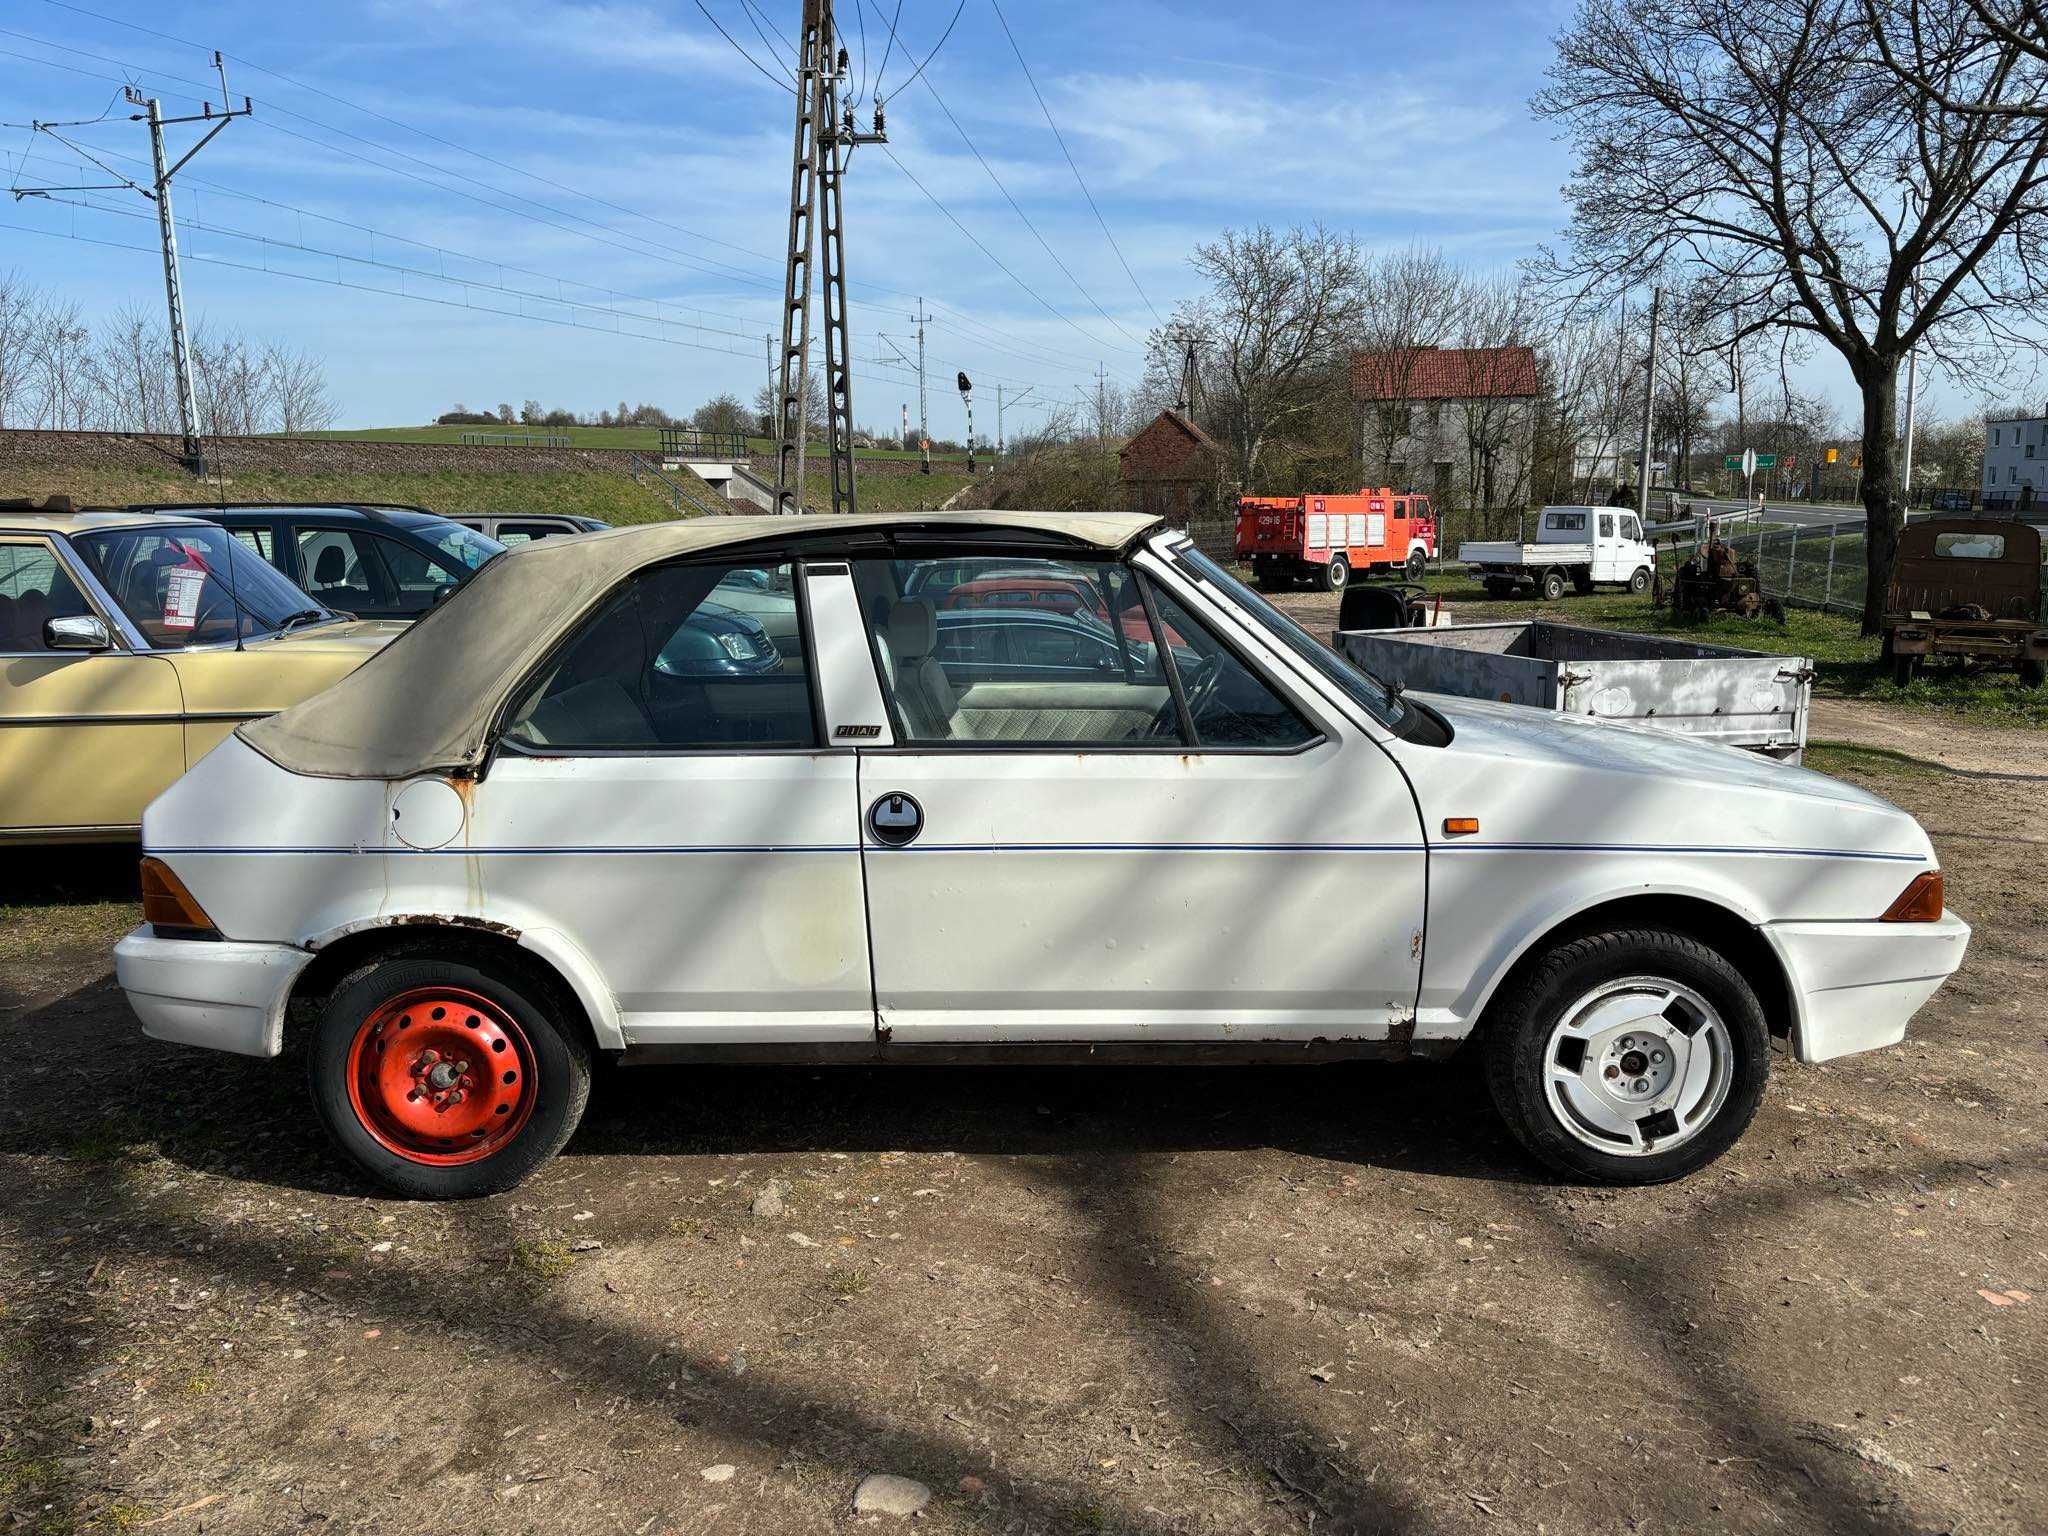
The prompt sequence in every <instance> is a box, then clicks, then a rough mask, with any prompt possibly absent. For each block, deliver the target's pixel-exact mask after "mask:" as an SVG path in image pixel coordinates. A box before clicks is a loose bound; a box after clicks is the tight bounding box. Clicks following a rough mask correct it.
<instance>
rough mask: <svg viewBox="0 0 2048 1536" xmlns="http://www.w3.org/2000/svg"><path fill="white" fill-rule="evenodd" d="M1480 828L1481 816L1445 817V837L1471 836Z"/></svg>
mask: <svg viewBox="0 0 2048 1536" xmlns="http://www.w3.org/2000/svg"><path fill="white" fill-rule="evenodd" d="M1478 830H1479V818H1478V817H1477V816H1446V817H1445V818H1444V836H1445V837H1470V836H1471V835H1472V834H1473V833H1475V832H1477V831H1478Z"/></svg>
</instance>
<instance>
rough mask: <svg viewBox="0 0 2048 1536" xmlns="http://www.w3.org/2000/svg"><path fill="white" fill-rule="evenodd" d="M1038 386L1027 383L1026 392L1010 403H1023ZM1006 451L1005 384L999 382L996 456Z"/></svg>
mask: <svg viewBox="0 0 2048 1536" xmlns="http://www.w3.org/2000/svg"><path fill="white" fill-rule="evenodd" d="M1036 388H1038V386H1037V385H1036V384H1031V385H1027V386H1026V387H1025V390H1024V394H1022V395H1019V396H1018V397H1017V398H1016V399H1014V400H1012V401H1011V402H1010V404H1012V405H1022V404H1023V403H1024V398H1025V396H1026V395H1029V394H1030V393H1031V391H1032V390H1034V389H1036ZM1006 451H1007V450H1006V449H1005V447H1004V439H1003V386H1002V385H1000V384H998V385H997V386H996V457H997V458H998V459H1000V458H1001V457H1002V456H1003V454H1004V453H1005V452H1006Z"/></svg>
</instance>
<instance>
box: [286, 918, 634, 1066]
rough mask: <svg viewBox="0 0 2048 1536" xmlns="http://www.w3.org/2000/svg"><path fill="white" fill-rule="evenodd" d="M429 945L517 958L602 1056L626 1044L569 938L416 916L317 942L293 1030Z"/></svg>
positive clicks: (292, 1003) (379, 921) (291, 1003)
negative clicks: (336, 997)
mask: <svg viewBox="0 0 2048 1536" xmlns="http://www.w3.org/2000/svg"><path fill="white" fill-rule="evenodd" d="M422 942H428V943H431V944H433V945H434V946H435V947H436V948H440V949H445V950H447V951H449V952H451V953H454V954H459V955H462V956H464V957H465V958H472V959H476V960H479V961H487V960H489V959H491V958H493V957H498V958H503V957H507V956H517V957H519V959H520V961H521V962H522V963H523V964H526V965H528V966H534V965H537V966H538V967H539V968H540V969H541V970H542V971H543V972H544V973H546V974H547V976H548V977H549V979H550V980H552V981H553V982H554V983H555V984H556V985H557V986H559V987H560V988H561V990H562V992H563V994H564V996H565V998H566V1000H567V1001H568V1002H569V1003H571V1004H572V1005H573V1012H572V1016H571V1019H570V1022H571V1023H573V1024H577V1025H580V1026H581V1028H582V1030H583V1033H584V1036H585V1038H586V1039H587V1040H588V1042H589V1043H590V1045H591V1046H592V1047H594V1048H595V1049H597V1050H604V1051H618V1050H623V1049H624V1048H625V1044H626V1040H625V1033H624V1030H623V1028H622V1027H621V1025H620V1021H619V1009H618V1002H617V1000H616V999H615V998H614V997H613V996H612V994H611V992H610V990H609V989H608V988H606V987H605V985H604V983H603V980H602V978H601V977H600V976H599V975H598V972H597V968H596V967H595V966H594V965H593V964H592V963H591V961H590V957H589V956H587V955H585V954H584V953H583V951H582V949H581V948H580V947H579V946H578V945H577V944H576V943H575V941H574V940H572V939H570V938H569V937H568V936H567V935H566V934H563V933H560V932H558V931H556V930H554V929H550V928H528V929H524V930H521V929H516V928H512V927H510V926H509V925H507V924H504V923H493V922H487V921H485V920H483V919H480V918H468V917H450V916H447V915H442V914H429V913H413V914H396V915H393V916H390V917H380V918H376V919H372V920H370V921H367V922H361V923H351V924H348V925H346V926H344V927H342V928H339V929H336V930H335V931H333V932H331V933H328V934H324V935H322V936H320V937H319V938H317V939H315V940H313V941H311V942H310V943H309V944H308V946H307V947H308V948H310V949H311V950H312V951H313V960H312V963H311V964H309V965H307V966H306V967H305V968H304V969H303V970H301V971H300V972H299V974H298V975H297V977H295V978H294V979H293V982H292V988H291V993H290V995H289V998H288V999H287V1002H286V1013H285V1019H286V1026H287V1028H290V1027H294V1026H297V1025H302V1024H304V1023H305V1022H307V1021H308V1020H309V1019H310V1017H311V1015H312V1013H313V1012H314V1011H315V1010H316V1009H317V1008H318V1007H319V1006H320V1004H321V1002H322V1001H323V1000H324V999H325V998H326V996H327V995H328V994H329V993H330V992H332V991H333V989H334V988H335V986H336V985H337V984H338V983H339V982H340V981H341V979H342V978H343V977H344V976H346V975H348V974H349V972H351V971H353V970H355V969H356V968H357V967H358V966H360V965H362V964H364V963H365V962H366V961H369V960H373V959H375V958H376V957H377V956H379V955H381V954H387V953H390V952H392V951H394V950H398V949H401V948H405V947H408V946H416V945H419V944H421V943H422Z"/></svg>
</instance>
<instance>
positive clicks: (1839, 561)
mask: <svg viewBox="0 0 2048 1536" xmlns="http://www.w3.org/2000/svg"><path fill="white" fill-rule="evenodd" d="M1942 515H1945V514H1941V513H1934V512H1917V511H1916V512H1908V513H1907V514H1906V521H1907V522H1909V523H1912V522H1922V521H1925V520H1926V519H1927V518H1929V517H1937V516H1942ZM1731 537H1732V539H1733V542H1734V543H1735V545H1736V548H1737V549H1738V550H1739V551H1740V552H1741V553H1742V554H1744V555H1747V556H1749V557H1750V558H1751V559H1753V560H1755V561H1756V569H1757V576H1758V579H1759V580H1760V581H1761V582H1762V584H1763V589H1764V591H1765V592H1767V593H1769V594H1770V595H1771V596H1773V597H1775V598H1777V599H1778V600H1779V601H1780V602H1782V603H1784V604H1785V605H1786V606H1787V607H1788V608H1818V609H1820V610H1821V611H1823V612H1826V613H1847V614H1859V615H1860V614H1861V613H1862V612H1863V598H1864V594H1865V591H1866V589H1867V581H1866V572H1865V569H1864V551H1863V540H1864V524H1863V520H1862V519H1861V518H1857V519H1855V520H1854V521H1843V522H1836V523H1826V524H1807V525H1799V524H1789V525H1788V524H1784V523H1762V524H1759V525H1758V527H1757V529H1756V531H1755V532H1754V533H1753V534H1749V533H1744V534H1740V535H1732V536H1731ZM2041 582H2042V590H2043V593H2044V594H2048V566H2044V567H2043V569H2042V575H2041Z"/></svg>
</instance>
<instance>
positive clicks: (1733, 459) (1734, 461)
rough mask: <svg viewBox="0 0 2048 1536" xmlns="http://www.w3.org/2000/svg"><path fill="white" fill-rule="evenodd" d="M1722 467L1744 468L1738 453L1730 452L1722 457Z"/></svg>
mask: <svg viewBox="0 0 2048 1536" xmlns="http://www.w3.org/2000/svg"><path fill="white" fill-rule="evenodd" d="M1721 467H1722V468H1723V469H1740V468H1742V459H1741V457H1740V455H1738V454H1733V453H1731V454H1728V455H1726V456H1725V457H1723V458H1722V460H1721Z"/></svg>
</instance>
